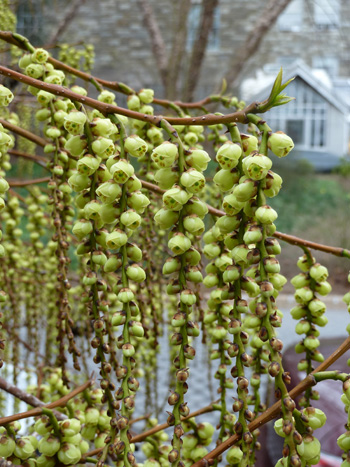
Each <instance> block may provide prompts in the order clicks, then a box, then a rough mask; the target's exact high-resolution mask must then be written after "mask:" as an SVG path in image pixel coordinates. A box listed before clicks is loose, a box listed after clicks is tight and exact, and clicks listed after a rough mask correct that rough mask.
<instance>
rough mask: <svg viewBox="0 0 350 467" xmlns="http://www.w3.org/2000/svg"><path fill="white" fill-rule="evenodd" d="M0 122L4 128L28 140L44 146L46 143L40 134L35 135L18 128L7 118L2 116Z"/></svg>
mask: <svg viewBox="0 0 350 467" xmlns="http://www.w3.org/2000/svg"><path fill="white" fill-rule="evenodd" d="M0 123H1V125H2V126H3V127H4V128H7V130H10V131H13V132H14V133H17V134H18V135H20V136H23V138H25V139H28V140H29V141H32V142H33V143H35V144H37V145H38V146H41V147H44V146H45V145H46V144H47V142H46V141H45V140H44V138H41V137H40V136H37V135H35V134H34V133H31V132H30V131H27V130H24V129H23V128H20V127H19V126H17V125H13V124H12V123H9V122H8V121H7V120H4V119H3V118H0Z"/></svg>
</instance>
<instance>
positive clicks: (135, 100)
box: [127, 94, 141, 111]
mask: <svg viewBox="0 0 350 467" xmlns="http://www.w3.org/2000/svg"><path fill="white" fill-rule="evenodd" d="M127 106H128V109H130V110H136V111H138V110H139V108H140V107H141V103H140V99H139V97H138V96H137V95H136V94H132V95H131V96H128V99H127Z"/></svg>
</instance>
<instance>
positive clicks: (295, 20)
mask: <svg viewBox="0 0 350 467" xmlns="http://www.w3.org/2000/svg"><path fill="white" fill-rule="evenodd" d="M303 11H304V0H293V1H292V2H291V3H290V4H289V5H288V6H287V8H286V9H285V10H284V11H283V12H282V13H281V14H280V16H279V18H278V20H277V26H278V28H279V30H280V31H295V32H298V31H301V29H302V25H303Z"/></svg>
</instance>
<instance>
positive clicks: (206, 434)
mask: <svg viewBox="0 0 350 467" xmlns="http://www.w3.org/2000/svg"><path fill="white" fill-rule="evenodd" d="M214 431H215V429H214V427H213V425H211V424H210V423H208V422H203V423H200V424H199V425H198V426H197V434H198V436H199V437H200V438H201V439H209V438H211V437H212V436H213V434H214Z"/></svg>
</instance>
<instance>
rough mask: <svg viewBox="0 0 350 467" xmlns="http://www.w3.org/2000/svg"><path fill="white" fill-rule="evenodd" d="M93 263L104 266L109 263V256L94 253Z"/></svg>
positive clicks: (98, 252)
mask: <svg viewBox="0 0 350 467" xmlns="http://www.w3.org/2000/svg"><path fill="white" fill-rule="evenodd" d="M92 261H93V262H94V263H95V264H97V265H99V266H104V265H105V264H106V262H107V256H106V255H105V254H104V253H103V252H102V251H94V252H93V254H92Z"/></svg>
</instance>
